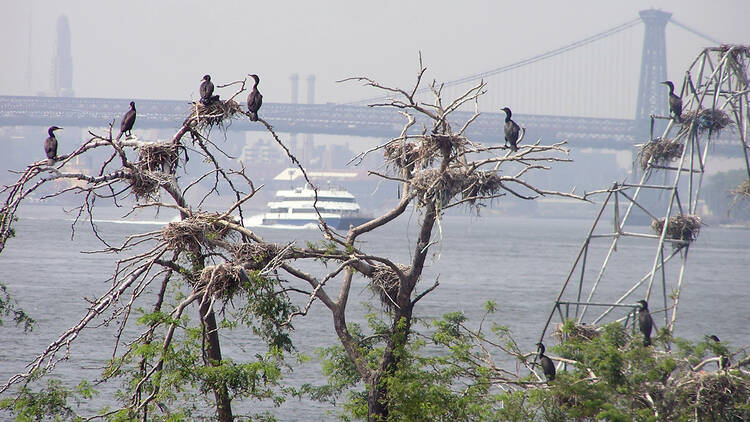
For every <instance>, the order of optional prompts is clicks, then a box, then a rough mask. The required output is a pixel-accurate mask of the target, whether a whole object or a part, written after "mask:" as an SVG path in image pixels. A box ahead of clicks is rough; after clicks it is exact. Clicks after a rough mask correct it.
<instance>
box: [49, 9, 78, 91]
mask: <svg viewBox="0 0 750 422" xmlns="http://www.w3.org/2000/svg"><path fill="white" fill-rule="evenodd" d="M50 88H52V93H53V94H54V95H55V96H57V97H72V96H73V56H72V55H71V53H70V25H69V24H68V17H67V16H65V15H60V17H59V18H58V19H57V42H56V44H55V55H54V56H53V57H52V83H51V87H50Z"/></svg>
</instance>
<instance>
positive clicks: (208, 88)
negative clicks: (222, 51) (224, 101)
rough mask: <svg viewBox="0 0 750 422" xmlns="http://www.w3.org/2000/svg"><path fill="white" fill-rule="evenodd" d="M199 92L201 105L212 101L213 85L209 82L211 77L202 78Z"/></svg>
mask: <svg viewBox="0 0 750 422" xmlns="http://www.w3.org/2000/svg"><path fill="white" fill-rule="evenodd" d="M199 92H200V94H201V103H203V104H208V103H210V102H211V101H212V100H213V99H214V97H213V94H214V84H213V82H211V75H204V76H203V82H201V87H200V91H199Z"/></svg>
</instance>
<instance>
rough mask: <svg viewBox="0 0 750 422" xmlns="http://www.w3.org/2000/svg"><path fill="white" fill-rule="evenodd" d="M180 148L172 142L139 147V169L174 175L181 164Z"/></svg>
mask: <svg viewBox="0 0 750 422" xmlns="http://www.w3.org/2000/svg"><path fill="white" fill-rule="evenodd" d="M178 148H179V147H178V145H176V144H173V143H171V142H161V143H149V144H145V145H141V146H140V147H138V168H139V169H141V170H148V171H161V172H163V173H168V174H174V173H175V170H176V169H177V165H178V164H179V149H178Z"/></svg>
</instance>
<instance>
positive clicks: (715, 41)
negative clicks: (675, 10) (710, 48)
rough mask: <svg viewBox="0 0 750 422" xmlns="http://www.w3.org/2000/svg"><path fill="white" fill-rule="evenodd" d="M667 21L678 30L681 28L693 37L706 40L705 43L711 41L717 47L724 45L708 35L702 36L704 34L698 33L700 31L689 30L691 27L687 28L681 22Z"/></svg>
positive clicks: (670, 19)
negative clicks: (677, 27) (693, 35)
mask: <svg viewBox="0 0 750 422" xmlns="http://www.w3.org/2000/svg"><path fill="white" fill-rule="evenodd" d="M669 21H670V22H672V23H673V24H675V25H677V26H679V27H680V28H682V29H684V30H686V31H688V32H691V33H693V34H695V35H697V36H699V37H701V38H703V39H704V40H706V41H711V42H712V43H714V44H717V45H719V44H724V43H723V42H721V41H719V40H717V39H716V38H713V37H711V36H709V35H706V34H704V33H702V32H700V31H698V30H697V29H693V28H691V27H689V26H687V25H685V24H684V23H682V22H678V21H676V20H675V19H674V18H669Z"/></svg>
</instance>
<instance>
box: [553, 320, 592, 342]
mask: <svg viewBox="0 0 750 422" xmlns="http://www.w3.org/2000/svg"><path fill="white" fill-rule="evenodd" d="M563 327H564V325H563V324H562V323H560V324H557V326H555V331H554V332H553V333H552V336H553V337H554V338H555V340H557V342H558V343H562V342H563V341H564V340H566V339H581V340H592V339H594V338H596V337H599V331H597V329H596V326H595V325H591V324H577V323H576V324H573V328H572V329H571V330H570V332H568V333H563Z"/></svg>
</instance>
